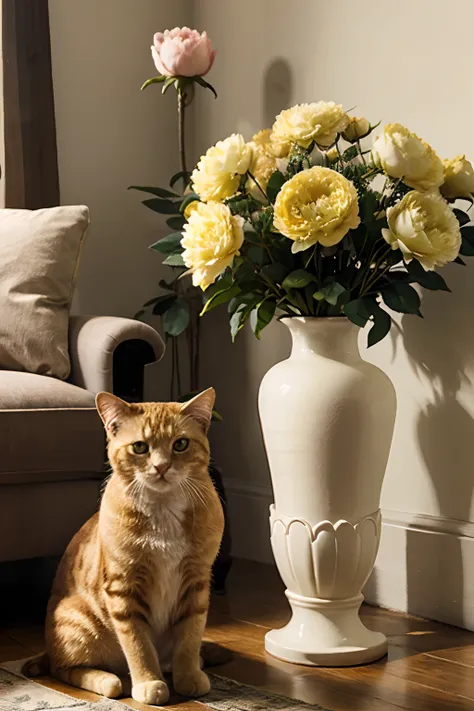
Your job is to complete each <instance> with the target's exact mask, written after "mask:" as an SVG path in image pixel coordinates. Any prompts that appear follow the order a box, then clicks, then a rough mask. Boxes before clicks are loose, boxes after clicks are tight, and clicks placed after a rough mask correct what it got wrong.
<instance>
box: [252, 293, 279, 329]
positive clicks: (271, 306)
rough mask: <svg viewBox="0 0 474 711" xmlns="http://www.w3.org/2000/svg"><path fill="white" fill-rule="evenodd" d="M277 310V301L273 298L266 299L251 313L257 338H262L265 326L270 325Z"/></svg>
mask: <svg viewBox="0 0 474 711" xmlns="http://www.w3.org/2000/svg"><path fill="white" fill-rule="evenodd" d="M275 310H276V301H274V300H273V299H264V300H263V301H261V302H260V303H259V304H258V305H257V306H256V308H255V309H253V311H252V314H251V320H252V329H253V332H254V334H255V335H256V336H257V338H260V334H261V332H262V331H263V329H264V328H265V326H268V324H269V323H270V321H271V320H272V319H273V317H274V315H275Z"/></svg>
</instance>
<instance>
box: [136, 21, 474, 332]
mask: <svg viewBox="0 0 474 711" xmlns="http://www.w3.org/2000/svg"><path fill="white" fill-rule="evenodd" d="M173 32H175V31H173ZM160 46H161V45H160ZM158 49H160V48H158ZM157 51H158V50H157V48H156V45H155V48H154V52H155V53H156V52H157ZM209 51H210V50H209ZM212 58H213V55H212ZM208 59H209V57H208ZM210 63H211V64H212V61H211V62H210ZM204 64H206V66H208V64H209V62H204V63H203V66H204ZM156 65H157V67H158V68H159V69H163V62H162V61H161V60H159V61H157V62H156ZM194 79H195V77H194ZM201 79H202V78H201ZM163 80H165V85H164V87H165V89H166V88H167V87H168V86H170V84H172V83H174V85H175V86H176V88H177V91H178V97H179V98H180V96H181V94H182V91H183V88H182V87H183V82H184V86H185V87H186V86H188V85H189V82H192V79H189V77H188V78H186V77H184V78H183V77H179V76H177V75H176V74H174V75H172V76H171V77H166V78H165V76H163V75H162V76H160V77H155V78H154V79H152V80H149V82H147V83H146V85H148V84H150V83H153V82H161V81H163ZM202 81H204V80H202ZM199 83H202V82H201V81H200V82H199ZM204 84H205V85H206V86H210V85H207V82H204ZM211 88H212V87H211ZM181 103H182V102H181ZM180 123H181V122H180ZM377 127H378V124H377V125H372V124H371V123H370V122H369V121H368V120H367V119H365V118H357V117H350V116H349V114H348V113H346V111H344V109H343V107H342V106H340V105H338V104H336V103H334V102H327V101H319V102H316V103H305V104H299V105H297V106H293V107H291V108H289V109H286V110H284V111H282V112H281V113H280V114H279V116H277V117H276V119H275V122H274V124H273V126H272V128H270V129H265V130H262V131H260V132H259V133H257V134H256V135H255V136H253V138H252V140H251V141H249V142H246V141H245V140H244V138H243V137H242V136H241V135H238V134H233V135H231V136H229V137H228V138H226V139H225V140H222V141H219V142H218V143H217V144H216V145H215V146H213V147H211V148H209V150H208V151H207V153H206V154H205V155H203V156H202V157H201V159H200V160H199V162H198V164H197V166H196V167H195V169H194V170H193V171H192V173H188V172H187V171H186V167H185V165H184V166H183V170H182V171H181V172H180V173H179V174H178V176H175V177H174V178H173V180H172V184H173V185H175V184H176V181H177V180H179V179H182V180H183V193H182V194H181V195H180V194H178V193H177V192H175V191H173V192H169V191H167V190H163V189H151V188H150V189H148V190H150V191H154V192H155V194H156V195H158V196H159V199H158V200H157V199H156V198H155V199H154V200H149V201H145V204H147V203H148V205H149V206H150V207H153V209H156V210H157V211H159V212H163V213H165V214H166V215H168V216H170V215H171V217H168V224H169V226H170V227H171V228H172V229H174V232H173V233H172V234H170V235H168V236H166V237H164V238H162V239H161V240H159V241H158V242H157V243H156V244H154V245H152V248H153V249H155V250H156V251H158V252H160V253H162V254H164V255H166V259H165V264H168V265H171V266H172V267H173V268H174V269H175V270H178V273H177V275H176V277H175V279H174V280H173V282H172V284H171V287H170V284H167V283H166V282H161V285H162V286H163V287H164V288H165V289H168V290H169V289H170V288H171V295H170V293H169V291H168V294H166V293H165V294H162V295H160V296H159V297H156V299H154V300H152V301H151V302H149V304H150V305H151V306H152V307H153V308H155V312H156V304H158V305H159V309H158V312H160V313H166V310H167V308H169V309H170V310H171V311H172V314H174V316H175V317H177V319H178V321H179V323H180V324H181V326H183V325H184V326H185V327H186V326H187V324H188V322H189V318H188V316H187V314H188V312H189V306H188V304H187V303H186V299H184V298H183V297H182V296H180V295H177V296H176V294H175V287H176V284H182V283H184V280H185V278H186V276H187V275H189V274H190V275H192V284H193V286H194V287H197V288H198V289H199V290H201V292H202V295H201V298H202V299H203V305H202V309H201V315H202V314H204V313H207V312H208V311H210V310H211V309H212V308H214V307H216V306H219V305H222V304H224V303H226V304H227V308H228V312H229V316H230V330H231V334H232V338H235V336H236V334H237V333H238V332H239V331H240V330H241V329H242V327H243V326H244V324H245V323H246V322H247V321H248V320H249V321H250V323H251V327H252V330H253V332H254V334H255V335H256V336H257V337H260V334H261V332H262V330H263V329H264V328H265V326H267V325H268V324H269V323H270V322H271V320H272V319H273V318H274V317H275V316H277V317H279V318H281V317H291V316H306V317H325V316H333V317H334V316H341V317H343V316H346V317H347V318H348V319H350V320H351V321H352V322H353V323H355V324H356V325H357V326H359V327H364V326H366V324H368V323H370V324H371V328H370V330H369V332H368V345H369V346H371V345H374V344H375V343H377V342H379V341H380V340H381V339H382V338H384V337H385V336H386V335H387V334H388V332H389V330H390V327H391V323H392V320H391V317H390V313H389V310H392V311H396V312H401V313H404V314H415V315H418V316H421V311H420V297H419V294H418V291H417V290H416V289H415V288H414V285H416V284H418V285H419V286H421V287H423V288H425V289H431V290H444V291H449V288H448V286H447V285H446V282H445V280H444V279H443V277H442V276H441V275H440V274H439V273H438V272H437V271H435V269H436V268H438V267H442V266H444V265H445V264H447V263H449V262H456V263H458V264H464V262H463V260H462V259H461V257H460V256H459V255H460V254H461V255H466V256H472V255H474V226H471V225H469V224H468V223H469V222H470V217H469V215H468V214H467V213H466V212H465V211H463V210H460V209H458V208H457V207H455V206H454V202H455V201H456V200H457V199H461V200H465V201H467V202H469V203H472V194H473V193H474V170H473V167H472V165H471V163H470V162H469V161H468V160H466V158H465V157H464V156H458V157H456V158H454V159H452V160H446V161H444V162H443V161H442V160H441V159H440V158H439V157H438V155H437V154H436V153H435V151H434V150H433V148H431V146H429V145H428V144H427V143H426V142H425V141H423V140H422V139H421V138H419V137H418V136H416V135H415V134H414V133H412V132H410V131H409V130H408V129H407V128H405V127H404V126H402V125H400V124H398V123H391V124H388V125H387V126H385V127H384V128H382V129H381V130H380V131H377V133H378V135H377V137H376V138H375V140H373V141H372V142H371V145H368V144H369V138H370V137H372V135H373V134H374V132H375V131H376V129H377ZM145 190H146V188H145ZM173 290H174V291H173ZM187 293H188V292H187ZM192 293H193V294H194V296H195V290H194V291H192ZM163 307H164V308H165V311H164V312H163ZM387 309H388V310H387ZM165 318H166V317H165ZM172 321H173V319H171V322H172ZM169 322H170V319H168V323H169ZM179 328H180V326H178V328H174V329H173V328H172V329H171V330H172V332H173V334H176V333H177V332H179Z"/></svg>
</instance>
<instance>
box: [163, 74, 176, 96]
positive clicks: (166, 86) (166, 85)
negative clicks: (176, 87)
mask: <svg viewBox="0 0 474 711" xmlns="http://www.w3.org/2000/svg"><path fill="white" fill-rule="evenodd" d="M176 82H177V79H176V77H168V78H167V79H166V81H165V83H164V84H163V88H162V90H161V93H162V94H166V92H167V91H168V89H169V88H170V86H171V85H172V84H176Z"/></svg>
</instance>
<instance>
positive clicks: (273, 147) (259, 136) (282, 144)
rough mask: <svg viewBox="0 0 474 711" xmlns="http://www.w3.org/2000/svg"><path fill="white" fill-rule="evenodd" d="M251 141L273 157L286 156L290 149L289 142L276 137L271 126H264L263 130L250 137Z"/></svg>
mask: <svg viewBox="0 0 474 711" xmlns="http://www.w3.org/2000/svg"><path fill="white" fill-rule="evenodd" d="M252 142H253V143H255V144H257V146H260V148H262V149H263V150H264V151H265V153H267V154H268V155H269V156H273V157H274V158H286V157H287V156H288V154H289V152H290V151H291V143H290V142H289V141H279V140H278V139H276V138H275V136H274V135H273V132H272V129H271V128H265V129H263V131H259V132H258V133H256V134H255V136H254V137H253V138H252Z"/></svg>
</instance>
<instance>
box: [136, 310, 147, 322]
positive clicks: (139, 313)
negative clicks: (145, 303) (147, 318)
mask: <svg viewBox="0 0 474 711" xmlns="http://www.w3.org/2000/svg"><path fill="white" fill-rule="evenodd" d="M144 315H145V309H140V310H139V311H137V313H136V314H135V316H134V317H133V318H136V319H137V321H141V320H142V318H143V316H144Z"/></svg>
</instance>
